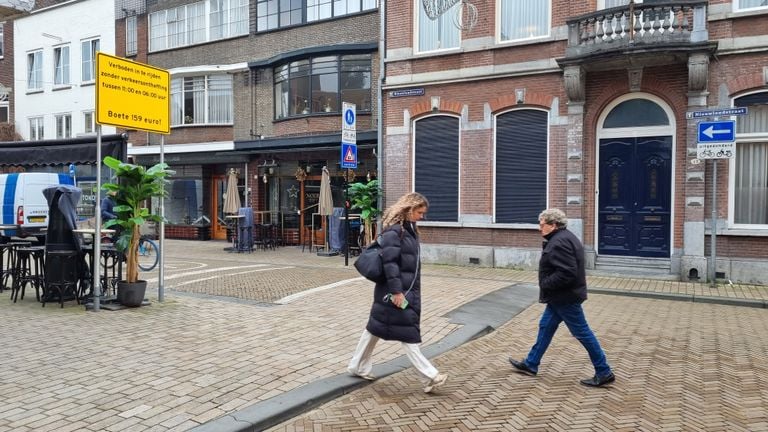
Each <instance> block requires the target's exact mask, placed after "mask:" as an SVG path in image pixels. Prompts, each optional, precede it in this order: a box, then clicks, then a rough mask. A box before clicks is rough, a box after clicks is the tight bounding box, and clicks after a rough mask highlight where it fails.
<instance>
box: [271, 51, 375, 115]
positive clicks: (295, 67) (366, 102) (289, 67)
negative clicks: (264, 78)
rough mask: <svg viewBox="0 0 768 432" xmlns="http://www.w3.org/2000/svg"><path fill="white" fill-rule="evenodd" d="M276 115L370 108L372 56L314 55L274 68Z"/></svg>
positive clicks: (368, 109)
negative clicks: (351, 106)
mask: <svg viewBox="0 0 768 432" xmlns="http://www.w3.org/2000/svg"><path fill="white" fill-rule="evenodd" d="M274 73H275V75H274V82H275V118H276V119H281V118H285V117H292V116H300V115H310V114H314V113H338V112H339V111H340V110H341V101H344V102H352V103H354V104H355V105H356V106H357V110H358V111H370V110H371V55H370V54H358V55H348V56H340V57H339V56H325V57H314V58H311V59H303V60H298V61H295V62H291V63H289V64H286V65H282V66H280V67H277V68H275V72H274Z"/></svg>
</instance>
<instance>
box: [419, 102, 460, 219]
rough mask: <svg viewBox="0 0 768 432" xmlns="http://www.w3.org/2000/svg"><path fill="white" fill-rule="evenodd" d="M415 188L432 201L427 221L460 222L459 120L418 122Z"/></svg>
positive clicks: (424, 120)
mask: <svg viewBox="0 0 768 432" xmlns="http://www.w3.org/2000/svg"><path fill="white" fill-rule="evenodd" d="M415 127H416V143H415V157H416V163H415V167H416V175H415V179H416V180H415V184H414V189H415V190H416V192H419V193H421V194H423V195H424V196H425V197H427V199H428V200H429V210H428V211H427V217H426V218H425V220H428V221H440V222H457V221H458V220H459V119H458V118H456V117H449V116H434V117H427V118H425V119H423V120H419V121H417V122H416V126H415Z"/></svg>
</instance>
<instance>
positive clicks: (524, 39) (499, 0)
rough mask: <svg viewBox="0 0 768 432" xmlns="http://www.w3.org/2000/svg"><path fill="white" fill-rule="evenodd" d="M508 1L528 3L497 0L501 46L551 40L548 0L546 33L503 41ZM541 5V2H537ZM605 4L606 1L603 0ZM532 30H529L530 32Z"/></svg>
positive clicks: (550, 15) (497, 28)
mask: <svg viewBox="0 0 768 432" xmlns="http://www.w3.org/2000/svg"><path fill="white" fill-rule="evenodd" d="M508 1H526V0H497V2H496V40H497V42H498V43H499V44H507V43H521V42H528V41H538V40H541V39H546V38H549V37H550V36H551V34H552V1H551V0H546V1H547V3H548V6H547V18H546V20H547V24H546V32H545V33H543V34H536V35H534V34H533V33H532V32H531V33H530V36H526V37H521V38H516V39H512V38H509V39H502V36H503V34H502V29H503V27H504V25H503V23H502V20H503V19H504V16H503V14H502V10H503V5H502V4H503V3H505V2H508ZM537 3H539V2H537ZM603 4H604V0H603ZM530 30H531V29H530V28H529V31H530Z"/></svg>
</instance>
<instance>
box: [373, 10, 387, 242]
mask: <svg viewBox="0 0 768 432" xmlns="http://www.w3.org/2000/svg"><path fill="white" fill-rule="evenodd" d="M386 34H387V2H386V0H381V2H380V3H379V89H378V96H377V99H378V100H377V103H378V106H379V110H378V111H379V112H378V114H377V116H376V117H377V122H378V126H379V127H378V128H377V131H376V139H377V142H376V169H377V172H378V173H379V175H378V178H379V188H382V189H383V187H384V164H383V163H382V158H383V157H384V153H383V151H382V148H383V146H382V140H383V139H384V125H383V119H384V106H383V104H384V96H383V94H384V90H383V87H384V81H385V80H386V71H385V69H384V59H385V58H386V56H387V44H386ZM383 204H384V198H383V197H382V194H379V199H378V202H377V204H376V205H377V207H378V208H380V209H382V210H383V209H384V207H383ZM378 224H379V226H378V227H377V230H376V232H381V219H379V222H378Z"/></svg>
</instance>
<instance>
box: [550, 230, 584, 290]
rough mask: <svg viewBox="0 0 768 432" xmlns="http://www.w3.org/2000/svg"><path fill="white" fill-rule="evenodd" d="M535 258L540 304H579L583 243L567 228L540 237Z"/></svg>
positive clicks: (582, 284)
mask: <svg viewBox="0 0 768 432" xmlns="http://www.w3.org/2000/svg"><path fill="white" fill-rule="evenodd" d="M544 238H545V239H546V240H545V241H544V246H543V250H542V251H541V260H539V301H540V302H541V303H552V304H568V303H581V302H583V301H584V300H586V299H587V275H586V271H585V270H584V246H582V245H581V242H580V241H579V239H578V238H577V237H576V236H575V235H574V234H573V233H572V232H570V231H568V230H567V229H565V228H563V229H558V230H556V231H553V232H551V233H549V234H547V235H546V236H545V237H544Z"/></svg>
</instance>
